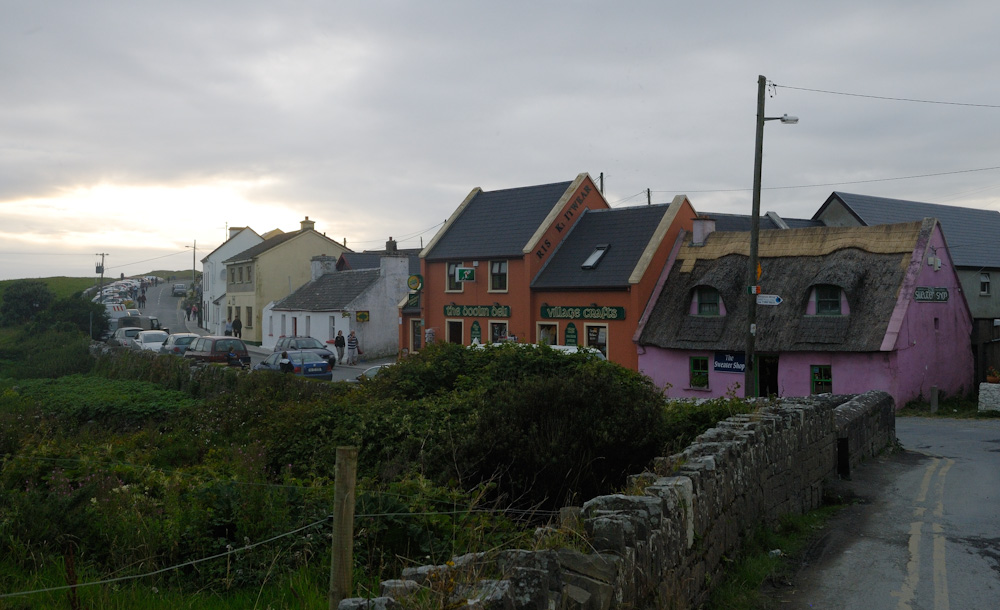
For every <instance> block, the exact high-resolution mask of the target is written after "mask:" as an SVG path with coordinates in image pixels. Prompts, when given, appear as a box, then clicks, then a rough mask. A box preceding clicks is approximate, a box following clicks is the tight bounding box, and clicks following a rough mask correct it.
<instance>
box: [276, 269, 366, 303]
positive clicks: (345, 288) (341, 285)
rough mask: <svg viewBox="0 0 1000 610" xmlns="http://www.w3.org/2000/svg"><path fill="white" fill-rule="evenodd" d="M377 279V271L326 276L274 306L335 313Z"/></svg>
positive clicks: (364, 270) (327, 274)
mask: <svg viewBox="0 0 1000 610" xmlns="http://www.w3.org/2000/svg"><path fill="white" fill-rule="evenodd" d="M378 277H379V270H378V269H360V270H357V271H337V272H335V273H326V274H324V275H321V276H320V277H318V278H316V279H315V280H313V281H311V282H309V283H307V284H305V285H304V286H302V287H301V288H299V289H298V290H296V291H295V292H293V293H292V294H290V295H288V296H287V297H285V298H283V299H281V300H280V301H278V302H277V303H275V304H274V308H273V309H275V310H282V311H288V310H291V311H337V310H340V309H344V308H345V307H347V306H348V305H350V304H351V302H352V301H354V299H356V298H358V296H359V295H361V293H362V292H364V291H365V290H366V289H367V288H368V287H369V286H371V285H372V284H374V283H375V281H376V280H378Z"/></svg>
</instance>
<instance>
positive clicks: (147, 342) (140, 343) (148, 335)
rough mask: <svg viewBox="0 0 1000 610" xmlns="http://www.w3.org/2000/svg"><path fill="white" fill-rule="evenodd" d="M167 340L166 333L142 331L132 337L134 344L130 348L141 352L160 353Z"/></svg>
mask: <svg viewBox="0 0 1000 610" xmlns="http://www.w3.org/2000/svg"><path fill="white" fill-rule="evenodd" d="M166 340H167V333H166V331H162V330H142V331H139V332H138V333H136V335H135V336H134V337H132V343H131V345H129V347H131V348H132V349H135V350H140V351H146V352H158V351H160V347H161V346H162V345H163V342H164V341H166Z"/></svg>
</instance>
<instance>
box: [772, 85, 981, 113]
mask: <svg viewBox="0 0 1000 610" xmlns="http://www.w3.org/2000/svg"><path fill="white" fill-rule="evenodd" d="M771 86H772V87H774V88H776V89H777V88H779V87H783V88H785V89H791V90H793V91H808V92H810V93H825V94H827V95H843V96H847V97H863V98H867V99H873V100H885V101H890V102H912V103H915V104H938V105H942V106H968V107H972V108H1000V104H970V103H966V102H944V101H939V100H920V99H914V98H907V97H889V96H883V95H866V94H863V93H845V92H843V91H829V90H826V89H809V88H807V87H791V86H789V85H779V84H778V83H775V82H771Z"/></svg>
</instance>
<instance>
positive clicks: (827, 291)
mask: <svg viewBox="0 0 1000 610" xmlns="http://www.w3.org/2000/svg"><path fill="white" fill-rule="evenodd" d="M840 313H841V312H840V288H838V287H837V286H826V285H824V286H817V287H816V315H817V316H839V315H840Z"/></svg>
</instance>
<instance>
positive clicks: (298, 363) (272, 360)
mask: <svg viewBox="0 0 1000 610" xmlns="http://www.w3.org/2000/svg"><path fill="white" fill-rule="evenodd" d="M285 353H287V354H288V360H289V362H290V363H291V367H292V369H291V370H290V371H289V372H290V373H294V374H295V375H301V376H302V377H306V378H309V379H325V380H327V381H330V380H331V379H333V364H331V363H330V362H328V361H327V360H325V359H324V358H323V357H322V356H320V355H319V354H317V353H315V352H294V351H293V352H276V353H274V354H271V355H270V356H268V357H267V358H264V360H263V361H262V362H260V363H259V364H256V365H254V367H253V368H254V370H255V371H273V372H275V373H281V372H284V371H283V370H282V368H281V359H282V354H285Z"/></svg>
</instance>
